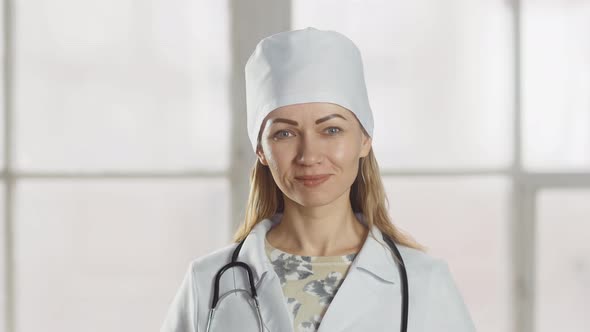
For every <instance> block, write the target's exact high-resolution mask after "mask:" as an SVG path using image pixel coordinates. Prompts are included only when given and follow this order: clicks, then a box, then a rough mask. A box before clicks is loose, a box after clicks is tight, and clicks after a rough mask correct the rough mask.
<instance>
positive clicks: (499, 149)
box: [292, 0, 514, 169]
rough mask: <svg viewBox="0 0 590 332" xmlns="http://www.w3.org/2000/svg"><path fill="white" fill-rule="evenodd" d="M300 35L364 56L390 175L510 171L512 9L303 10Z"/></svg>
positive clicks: (302, 1) (297, 16)
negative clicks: (347, 45) (346, 45)
mask: <svg viewBox="0 0 590 332" xmlns="http://www.w3.org/2000/svg"><path fill="white" fill-rule="evenodd" d="M292 4H293V22H294V27H295V28H305V27H307V26H309V25H312V26H316V27H318V28H320V29H332V30H336V31H340V32H342V33H344V34H345V35H347V36H349V37H350V38H351V39H352V40H353V41H354V42H355V43H356V44H357V45H358V46H359V48H360V49H361V53H362V54H363V59H364V63H365V74H366V80H367V89H368V93H369V98H370V102H371V107H372V109H373V112H374V115H375V132H374V135H375V139H374V141H373V143H374V147H375V151H376V152H377V155H379V157H380V159H379V162H380V164H381V166H382V167H383V168H387V169H394V168H395V169H400V168H406V169H408V168H456V167H475V168H489V167H506V166H508V165H509V164H510V163H511V154H512V146H511V144H512V136H513V135H512V126H513V124H512V116H513V88H514V84H513V70H514V68H513V50H512V43H513V41H512V16H511V4H510V2H508V1H503V0H494V1H469V0H451V1H436V0H419V1H376V0H370V1H340V0H332V1H314V0H298V1H293V2H292Z"/></svg>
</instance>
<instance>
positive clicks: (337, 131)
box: [326, 127, 342, 134]
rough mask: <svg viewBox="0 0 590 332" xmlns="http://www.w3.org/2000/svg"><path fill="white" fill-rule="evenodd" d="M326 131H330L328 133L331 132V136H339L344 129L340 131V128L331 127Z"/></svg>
mask: <svg viewBox="0 0 590 332" xmlns="http://www.w3.org/2000/svg"><path fill="white" fill-rule="evenodd" d="M330 129H337V130H336V131H334V130H332V131H330ZM326 130H328V132H329V133H330V134H338V133H340V132H341V131H342V129H340V128H338V127H329V128H327V129H326Z"/></svg>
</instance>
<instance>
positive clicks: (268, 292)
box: [238, 214, 293, 332]
mask: <svg viewBox="0 0 590 332" xmlns="http://www.w3.org/2000/svg"><path fill="white" fill-rule="evenodd" d="M281 216H282V214H275V215H274V216H272V217H271V218H267V219H264V220H262V221H260V222H259V223H258V224H256V226H254V228H252V230H251V231H250V234H249V235H248V237H247V238H246V240H245V241H244V244H243V246H242V249H241V250H240V254H239V256H238V260H240V261H243V262H245V263H247V264H249V265H250V266H251V268H252V273H253V275H254V283H255V285H256V292H257V293H258V302H259V303H260V314H261V316H262V321H263V322H264V325H265V327H266V329H267V330H268V331H270V332H275V331H281V332H292V331H293V322H292V320H291V316H290V314H289V311H288V308H287V304H286V302H285V300H284V294H283V289H282V288H281V284H280V281H279V278H278V277H277V275H276V273H275V272H274V269H273V267H272V265H271V263H270V261H269V260H268V258H267V257H266V252H265V251H264V239H265V237H266V233H267V232H268V231H269V230H270V228H271V227H272V226H273V225H274V224H276V223H278V222H280V218H281Z"/></svg>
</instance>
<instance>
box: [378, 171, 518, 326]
mask: <svg viewBox="0 0 590 332" xmlns="http://www.w3.org/2000/svg"><path fill="white" fill-rule="evenodd" d="M385 186H386V190H387V196H388V199H389V203H390V215H391V216H392V218H393V222H394V224H396V225H397V226H398V227H400V228H401V229H402V230H404V231H407V232H408V233H409V234H410V235H411V236H413V237H414V238H415V239H416V240H417V241H418V242H419V243H420V244H422V245H424V246H426V247H428V248H429V251H428V253H429V254H430V255H432V256H434V257H440V258H442V259H444V260H446V261H447V262H448V263H449V267H450V269H451V273H452V274H453V277H454V279H455V281H456V283H457V285H458V287H459V289H460V290H461V292H462V294H463V298H464V299H465V302H466V304H467V306H468V308H469V310H470V313H471V315H472V317H473V320H474V322H475V326H476V327H477V331H480V332H497V331H511V328H512V323H511V322H510V321H509V319H510V316H509V313H510V312H511V309H510V307H511V305H512V304H511V302H510V301H511V298H510V294H511V291H510V274H509V265H510V264H511V263H510V262H511V260H510V257H509V252H508V248H509V230H508V216H509V215H510V213H509V211H510V210H509V209H510V207H509V204H508V202H509V196H510V186H509V182H508V181H507V179H505V178H502V177H489V178H482V177H473V178H465V177H462V178H460V179H457V178H431V177H429V178H391V177H388V178H387V180H386V182H385ZM450 193H451V194H450Z"/></svg>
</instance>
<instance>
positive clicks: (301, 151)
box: [256, 102, 371, 207]
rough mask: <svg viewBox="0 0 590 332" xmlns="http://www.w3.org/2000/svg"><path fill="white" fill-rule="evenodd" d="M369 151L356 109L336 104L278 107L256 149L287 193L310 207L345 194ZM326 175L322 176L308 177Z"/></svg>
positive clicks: (263, 130)
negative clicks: (321, 178)
mask: <svg viewBox="0 0 590 332" xmlns="http://www.w3.org/2000/svg"><path fill="white" fill-rule="evenodd" d="M370 150H371V138H370V137H367V136H366V135H364V134H363V131H362V128H361V125H360V123H359V122H358V120H357V119H356V117H355V116H354V114H353V113H352V112H351V111H349V110H347V109H346V108H344V107H342V106H339V105H336V104H332V103H323V102H322V103H319V102H314V103H304V104H295V105H288V106H283V107H280V108H277V109H276V110H274V111H272V112H271V113H269V114H268V116H267V117H266V118H265V120H264V121H263V123H262V132H261V134H260V145H259V147H258V150H257V152H256V154H257V155H258V158H259V159H260V162H261V163H262V164H263V165H266V166H268V167H269V169H270V172H271V174H272V176H273V179H274V181H275V183H276V184H277V186H278V187H279V188H280V189H281V191H282V192H283V194H284V195H285V196H286V197H285V198H289V199H290V200H292V201H294V202H296V203H298V204H300V205H302V206H306V207H313V206H322V205H326V204H329V203H331V202H333V201H335V200H336V199H338V198H341V197H343V195H346V199H348V193H349V192H350V187H351V185H352V184H353V183H354V180H355V178H356V176H357V173H358V164H359V158H361V157H365V156H367V155H368V154H369V152H370ZM317 175H326V177H324V179H323V180H324V181H323V182H322V181H317V180H314V179H305V178H302V177H306V176H317Z"/></svg>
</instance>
